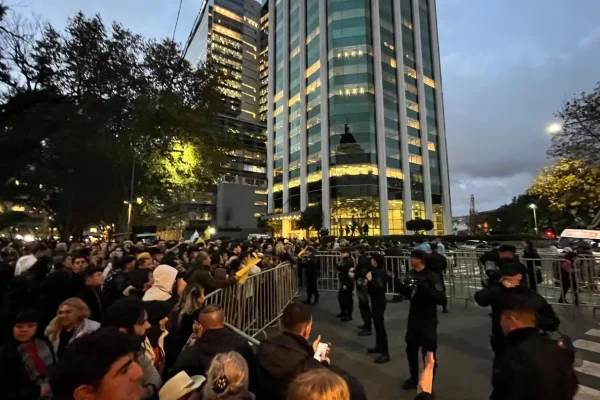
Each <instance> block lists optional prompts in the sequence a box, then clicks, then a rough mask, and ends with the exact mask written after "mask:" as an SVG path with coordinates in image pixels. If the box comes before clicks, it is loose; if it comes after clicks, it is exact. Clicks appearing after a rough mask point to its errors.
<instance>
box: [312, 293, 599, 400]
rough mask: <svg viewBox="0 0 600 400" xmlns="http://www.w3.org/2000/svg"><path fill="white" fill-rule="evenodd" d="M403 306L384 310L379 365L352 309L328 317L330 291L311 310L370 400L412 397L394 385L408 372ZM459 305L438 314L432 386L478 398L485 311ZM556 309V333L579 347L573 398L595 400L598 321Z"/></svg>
mask: <svg viewBox="0 0 600 400" xmlns="http://www.w3.org/2000/svg"><path fill="white" fill-rule="evenodd" d="M407 306H408V303H407V302H402V303H394V304H389V306H388V309H387V310H386V326H387V330H388V337H389V343H390V353H391V357H392V362H390V363H388V364H384V365H377V364H374V363H373V362H372V360H373V358H374V357H371V356H370V355H368V354H367V353H366V348H368V347H372V346H373V345H374V341H375V338H374V336H371V337H358V336H357V335H356V333H357V332H358V329H357V325H359V324H360V323H361V321H360V317H359V314H358V309H357V308H355V311H354V321H352V322H349V323H342V322H340V321H339V320H338V319H337V318H335V317H334V316H335V315H336V314H337V313H338V312H339V307H338V305H337V298H336V294H335V293H333V292H323V293H322V298H321V304H320V306H318V307H315V308H314V326H313V332H314V335H317V334H321V336H322V338H323V340H324V341H327V342H330V343H331V344H332V355H331V360H332V363H334V364H335V365H338V366H340V367H342V368H344V369H346V370H348V371H349V372H351V373H352V374H354V375H355V376H357V377H359V378H360V379H361V381H362V382H363V384H364V385H365V388H366V390H367V393H368V395H369V398H370V399H377V400H387V399H390V400H391V399H394V400H397V399H406V400H409V399H410V400H412V399H413V398H414V396H415V393H407V392H405V391H403V390H402V389H401V388H400V385H401V384H402V382H403V381H404V379H406V377H407V373H408V372H407V371H408V366H407V362H406V356H405V351H404V347H405V345H404V333H405V326H406V318H407V314H408V307H407ZM464 306H465V302H464V301H463V302H455V303H454V304H453V305H451V313H450V314H441V313H440V315H439V319H440V324H439V327H438V342H439V349H438V360H439V369H438V375H437V377H436V382H435V390H436V391H437V394H438V399H441V400H444V399H446V400H456V399H461V400H471V399H473V400H475V399H477V400H481V399H485V398H487V397H488V396H489V393H490V391H491V386H490V373H491V366H492V352H491V350H490V348H489V343H488V340H489V333H490V318H489V316H488V310H487V309H482V308H479V307H477V306H476V305H474V304H472V303H469V305H468V307H467V308H466V309H465V308H464ZM556 309H557V313H559V315H560V317H561V321H562V323H561V331H562V332H563V333H566V334H568V335H570V336H571V337H572V338H573V339H574V340H575V345H576V346H577V347H578V349H579V350H578V353H577V358H578V362H577V364H576V365H577V368H578V371H579V372H578V376H579V379H580V383H581V385H582V387H581V388H580V392H579V393H578V395H577V396H576V398H575V399H576V400H591V399H596V400H597V399H598V398H600V324H599V323H598V322H597V321H595V320H594V319H593V316H592V313H591V311H590V310H589V309H584V310H574V309H572V308H570V307H569V308H561V307H556Z"/></svg>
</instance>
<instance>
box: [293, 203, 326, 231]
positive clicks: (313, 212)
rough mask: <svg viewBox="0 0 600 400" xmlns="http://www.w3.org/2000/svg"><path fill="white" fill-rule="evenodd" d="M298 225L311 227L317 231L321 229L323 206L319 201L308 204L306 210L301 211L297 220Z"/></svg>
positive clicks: (302, 227) (304, 227)
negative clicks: (311, 204) (314, 203)
mask: <svg viewBox="0 0 600 400" xmlns="http://www.w3.org/2000/svg"><path fill="white" fill-rule="evenodd" d="M298 227H299V228H300V229H312V230H314V231H317V232H318V231H320V230H321V228H322V227H323V207H322V205H321V203H319V204H316V205H314V206H308V207H306V210H304V211H302V213H301V215H300V220H298Z"/></svg>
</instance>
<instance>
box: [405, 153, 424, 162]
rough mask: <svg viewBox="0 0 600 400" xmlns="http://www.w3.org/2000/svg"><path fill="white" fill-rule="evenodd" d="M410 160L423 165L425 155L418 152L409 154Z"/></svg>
mask: <svg viewBox="0 0 600 400" xmlns="http://www.w3.org/2000/svg"><path fill="white" fill-rule="evenodd" d="M408 162H410V163H413V164H417V165H423V157H422V156H418V155H416V154H409V155H408Z"/></svg>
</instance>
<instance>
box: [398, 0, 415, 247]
mask: <svg viewBox="0 0 600 400" xmlns="http://www.w3.org/2000/svg"><path fill="white" fill-rule="evenodd" d="M394 32H395V37H394V39H395V42H396V63H397V65H398V68H397V69H396V82H397V87H398V118H399V119H400V154H401V157H402V173H403V174H404V178H403V179H402V208H403V210H404V227H405V228H404V233H405V234H407V235H409V234H411V233H412V231H408V230H406V222H407V221H408V220H409V219H410V218H412V193H411V189H410V163H409V162H408V160H409V155H408V154H409V153H408V125H407V121H408V116H407V115H406V84H405V83H404V46H403V45H402V15H401V13H400V2H399V1H395V2H394Z"/></svg>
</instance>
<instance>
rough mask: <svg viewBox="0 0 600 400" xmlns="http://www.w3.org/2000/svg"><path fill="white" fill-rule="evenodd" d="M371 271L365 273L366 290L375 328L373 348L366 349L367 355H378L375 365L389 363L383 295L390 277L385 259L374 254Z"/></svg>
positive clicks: (385, 300)
mask: <svg viewBox="0 0 600 400" xmlns="http://www.w3.org/2000/svg"><path fill="white" fill-rule="evenodd" d="M371 266H372V267H373V269H372V270H371V272H369V273H367V280H368V281H369V283H368V285H367V289H368V292H369V296H370V298H371V309H372V310H373V326H374V327H375V347H373V348H371V349H368V350H367V352H368V353H369V354H380V356H379V357H377V358H376V359H375V360H374V361H375V363H376V364H383V363H387V362H390V353H389V350H388V337H387V332H386V330H385V319H384V313H385V306H386V304H387V299H386V298H385V293H386V291H387V285H388V282H389V280H390V276H389V275H388V273H387V271H386V270H385V257H384V256H383V255H382V254H375V255H374V256H373V257H372V258H371Z"/></svg>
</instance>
